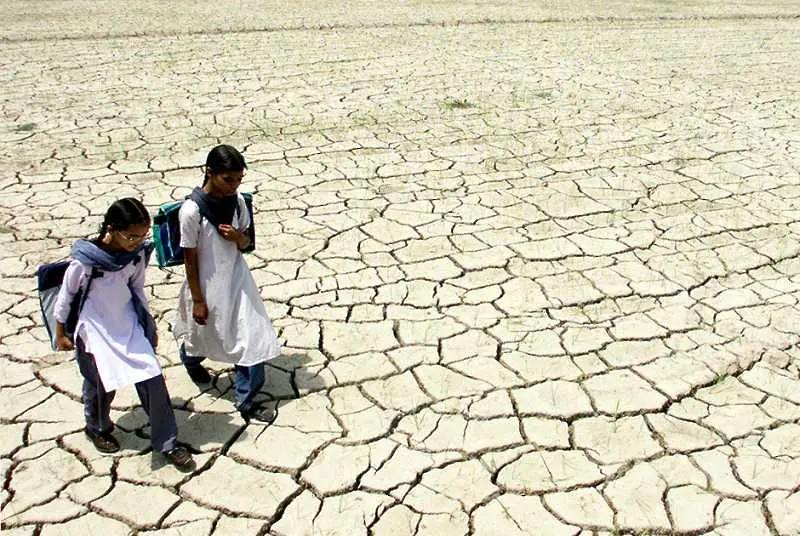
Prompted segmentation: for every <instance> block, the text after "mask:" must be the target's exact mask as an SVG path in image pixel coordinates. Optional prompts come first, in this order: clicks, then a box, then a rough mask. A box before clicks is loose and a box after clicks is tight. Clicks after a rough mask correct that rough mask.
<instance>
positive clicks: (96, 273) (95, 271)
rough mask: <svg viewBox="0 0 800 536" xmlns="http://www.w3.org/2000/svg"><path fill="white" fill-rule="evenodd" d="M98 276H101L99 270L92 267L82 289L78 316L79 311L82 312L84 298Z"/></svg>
mask: <svg viewBox="0 0 800 536" xmlns="http://www.w3.org/2000/svg"><path fill="white" fill-rule="evenodd" d="M99 275H101V273H100V270H99V269H98V268H95V267H94V266H92V271H91V272H89V278H88V279H87V280H86V287H84V289H83V294H82V295H81V301H80V303H79V304H78V314H81V311H82V310H83V304H84V303H86V297H87V296H88V295H89V289H90V288H91V286H92V280H93V279H94V278H95V277H98V276H99Z"/></svg>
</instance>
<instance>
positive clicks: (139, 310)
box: [71, 239, 156, 350]
mask: <svg viewBox="0 0 800 536" xmlns="http://www.w3.org/2000/svg"><path fill="white" fill-rule="evenodd" d="M153 248H154V245H153V242H151V241H150V240H147V241H145V242H143V243H142V245H141V246H139V247H138V248H136V250H135V251H113V252H112V251H106V250H104V249H103V248H101V247H100V246H98V245H97V244H95V243H94V242H92V241H90V240H86V239H80V240H77V241H75V243H74V244H72V253H71V254H72V258H73V259H75V260H76V261H79V262H80V263H82V264H86V265H89V266H91V267H92V273H91V276H90V277H89V283H88V284H87V286H86V288H87V289H88V288H89V284H91V280H92V279H93V278H95V277H97V275H96V274H95V272H96V271H97V270H100V271H104V272H119V271H120V270H122V269H123V268H125V267H126V266H127V265H128V264H130V263H131V262H134V263H136V262H138V261H137V260H136V259H138V258H139V253H140V252H142V250H144V263H145V266H146V265H147V263H148V261H149V260H150V254H151V253H152V252H153ZM128 289H129V290H130V292H131V301H132V302H133V310H134V311H135V312H136V317H137V318H138V319H139V324H141V325H142V329H143V330H144V335H145V337H147V340H148V341H150V344H151V345H152V346H153V349H154V350H155V340H156V322H155V320H153V315H151V314H150V312H149V311H148V310H147V307H145V305H144V304H143V303H142V302H141V300H140V299H139V296H138V295H137V294H136V293H135V292H134V291H133V289H132V288H131V284H130V282H128Z"/></svg>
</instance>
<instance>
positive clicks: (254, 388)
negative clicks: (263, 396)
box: [234, 363, 266, 410]
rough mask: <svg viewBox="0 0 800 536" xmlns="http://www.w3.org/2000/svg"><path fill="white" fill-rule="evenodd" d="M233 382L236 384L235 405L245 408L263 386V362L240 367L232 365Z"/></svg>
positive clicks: (251, 403)
mask: <svg viewBox="0 0 800 536" xmlns="http://www.w3.org/2000/svg"><path fill="white" fill-rule="evenodd" d="M234 371H235V374H234V382H235V384H236V407H237V408H238V409H240V410H247V409H249V408H250V406H252V405H253V398H254V397H255V396H256V394H258V391H259V390H260V389H261V388H262V387H263V386H264V381H265V379H266V375H265V371H264V363H259V364H258V365H252V366H250V367H241V366H239V365H234Z"/></svg>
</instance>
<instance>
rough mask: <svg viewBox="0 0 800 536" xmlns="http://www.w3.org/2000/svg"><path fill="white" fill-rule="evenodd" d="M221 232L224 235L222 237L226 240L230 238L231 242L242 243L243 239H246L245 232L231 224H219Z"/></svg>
mask: <svg viewBox="0 0 800 536" xmlns="http://www.w3.org/2000/svg"><path fill="white" fill-rule="evenodd" d="M219 234H221V235H222V238H224V239H225V240H230V241H231V242H236V243H237V244H240V243H241V242H242V240H244V233H242V232H240V231H239V230H237V229H236V228H235V227H233V226H231V225H226V224H224V223H223V224H222V225H220V226H219Z"/></svg>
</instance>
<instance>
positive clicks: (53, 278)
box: [36, 245, 156, 351]
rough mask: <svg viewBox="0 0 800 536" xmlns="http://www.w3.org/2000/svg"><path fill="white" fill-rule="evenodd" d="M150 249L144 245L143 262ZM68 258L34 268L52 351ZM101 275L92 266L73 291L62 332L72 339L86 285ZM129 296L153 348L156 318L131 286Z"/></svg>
mask: <svg viewBox="0 0 800 536" xmlns="http://www.w3.org/2000/svg"><path fill="white" fill-rule="evenodd" d="M152 251H153V247H152V245H146V246H145V253H144V263H145V265H147V263H148V261H149V260H150V254H151V253H152ZM70 262H72V261H69V260H66V261H58V262H53V263H50V264H42V265H41V266H39V268H37V269H36V283H37V289H38V291H39V308H40V309H41V311H42V320H43V322H44V327H45V328H46V329H47V335H48V336H49V337H50V348H51V349H52V350H53V351H55V350H56V318H55V308H56V301H57V300H58V293H59V291H60V290H61V285H62V284H63V282H64V274H65V273H66V272H67V268H69V265H70ZM133 262H134V264H135V263H136V262H139V258H137V259H134V261H133ZM102 276H103V274H102V271H101V270H99V269H97V268H92V271H91V273H90V274H89V279H88V280H87V281H86V284H85V285H84V286H83V287H81V288H80V289H78V292H76V293H75V295H74V296H73V297H72V302H71V303H70V304H69V314H68V315H67V321H66V322H64V334H65V335H66V336H67V337H68V338H69V340H71V341H73V342H75V328H76V327H77V326H78V317H79V316H80V314H81V310H82V309H83V304H84V302H85V301H86V296H87V295H88V294H89V289H90V288H91V286H92V280H94V279H95V278H96V277H102ZM129 284H130V283H129ZM131 296H132V299H133V308H134V310H135V311H136V316H137V317H138V318H139V322H140V323H141V324H142V329H144V334H145V337H146V338H147V340H149V341H150V344H152V345H153V347H154V348H155V336H156V323H155V320H154V319H153V316H152V315H151V314H150V313H149V312H148V311H147V308H146V307H145V306H144V305H143V304H142V303H140V302H139V299H138V298H137V297H136V294H135V293H134V292H133V290H132V289H131Z"/></svg>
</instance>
